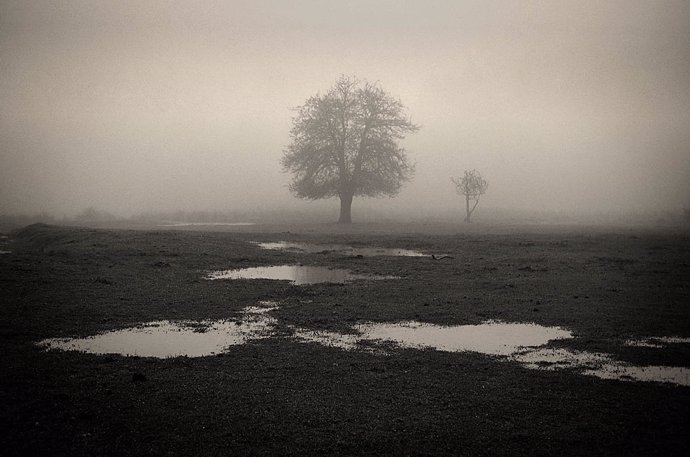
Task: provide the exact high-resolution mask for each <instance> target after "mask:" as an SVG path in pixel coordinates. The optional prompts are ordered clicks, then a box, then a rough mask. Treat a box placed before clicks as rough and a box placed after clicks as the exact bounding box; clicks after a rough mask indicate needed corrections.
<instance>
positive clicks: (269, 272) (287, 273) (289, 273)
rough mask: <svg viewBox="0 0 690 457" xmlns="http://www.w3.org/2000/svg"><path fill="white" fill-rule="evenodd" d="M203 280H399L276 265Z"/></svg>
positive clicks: (214, 274) (212, 275)
mask: <svg viewBox="0 0 690 457" xmlns="http://www.w3.org/2000/svg"><path fill="white" fill-rule="evenodd" d="M205 279H209V280H216V279H273V280H278V281H290V282H292V283H293V284H295V285H304V284H318V283H337V284H343V283H346V282H350V281H356V280H365V279H368V280H381V279H399V278H398V277H397V276H375V275H363V274H355V273H351V272H350V271H349V270H341V269H329V268H326V267H314V266H303V265H277V266H269V267H252V268H241V269H237V270H220V271H213V272H211V273H209V274H208V275H207V276H206V278H205Z"/></svg>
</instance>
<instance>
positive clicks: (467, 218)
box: [465, 195, 472, 223]
mask: <svg viewBox="0 0 690 457" xmlns="http://www.w3.org/2000/svg"><path fill="white" fill-rule="evenodd" d="M465 211H466V214H467V215H466V216H465V222H468V223H469V222H470V214H472V213H471V211H470V196H469V195H465Z"/></svg>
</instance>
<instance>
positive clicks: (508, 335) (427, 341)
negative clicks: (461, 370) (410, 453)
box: [294, 321, 690, 386]
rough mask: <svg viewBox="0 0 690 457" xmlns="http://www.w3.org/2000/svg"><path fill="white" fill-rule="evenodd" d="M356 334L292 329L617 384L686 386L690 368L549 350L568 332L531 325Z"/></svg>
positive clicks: (411, 325)
mask: <svg viewBox="0 0 690 457" xmlns="http://www.w3.org/2000/svg"><path fill="white" fill-rule="evenodd" d="M353 330H354V331H355V333H348V334H341V333H335V332H325V331H309V330H304V329H295V331H294V336H295V337H296V338H297V340H298V341H301V342H305V343H316V344H320V345H323V346H328V347H334V348H338V349H342V350H348V351H353V350H362V351H366V352H373V353H386V351H385V347H386V346H385V344H381V343H388V344H391V343H392V344H394V345H396V346H398V347H401V348H416V349H435V350H439V351H446V352H476V353H480V354H485V355H490V356H496V357H498V360H502V361H512V362H517V363H520V364H521V365H522V366H524V367H525V368H530V369H535V370H562V369H572V370H575V371H577V372H579V373H581V374H583V375H588V376H596V377H598V378H601V379H616V380H621V381H647V382H665V383H672V384H677V385H682V386H690V369H688V368H684V367H667V366H644V367H642V366H633V365H631V364H627V363H625V362H620V361H616V360H614V359H613V358H612V357H611V356H610V355H608V354H600V353H590V352H584V351H573V350H570V349H553V348H548V347H546V345H547V344H548V343H549V342H550V341H553V340H562V339H570V338H573V335H572V333H571V332H570V331H568V330H564V329H561V328H559V327H544V326H540V325H536V324H516V323H504V322H496V321H489V322H485V323H482V324H479V325H460V326H439V325H432V324H424V323H420V322H402V323H365V324H359V325H356V326H355V327H354V328H353Z"/></svg>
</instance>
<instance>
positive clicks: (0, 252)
mask: <svg viewBox="0 0 690 457" xmlns="http://www.w3.org/2000/svg"><path fill="white" fill-rule="evenodd" d="M0 254H12V251H0Z"/></svg>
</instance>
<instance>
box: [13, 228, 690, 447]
mask: <svg viewBox="0 0 690 457" xmlns="http://www.w3.org/2000/svg"><path fill="white" fill-rule="evenodd" d="M247 229H248V227H244V228H243V229H242V231H241V232H234V233H233V232H228V233H211V232H191V231H185V232H176V231H164V232H150V231H149V232H146V231H115V230H100V231H99V230H88V229H66V228H59V227H42V226H38V227H31V228H29V229H26V230H24V231H23V232H19V233H15V234H10V236H9V238H8V239H2V240H0V241H3V242H5V243H6V244H7V246H11V248H6V249H4V248H3V247H2V246H0V249H3V250H8V251H11V252H10V253H8V254H4V255H2V256H0V285H1V286H2V287H0V299H1V300H0V301H1V302H2V304H3V305H2V307H1V308H0V316H1V317H2V319H1V320H0V324H1V327H0V332H1V333H2V341H3V343H2V344H3V354H4V364H5V367H4V368H5V369H4V370H3V371H2V372H0V388H1V390H0V394H1V395H2V401H3V405H4V406H5V408H4V409H3V410H2V412H0V420H1V421H2V423H1V424H0V426H2V430H4V435H3V436H2V443H0V445H2V446H3V449H7V450H9V452H8V455H39V454H45V453H50V454H51V455H142V454H147V455H229V454H241V455H258V454H276V453H280V454H293V455H305V454H310V455H323V454H350V455H352V454H357V455H365V454H368V455H381V454H394V455H400V454H405V453H407V454H429V455H443V454H446V455H554V454H563V455H687V451H688V445H689V440H690V438H689V437H690V433H688V432H690V430H689V427H688V424H687V416H688V413H689V412H690V393H689V391H690V388H688V387H685V386H686V385H687V381H683V379H685V380H687V369H688V368H689V367H690V348H689V347H688V338H690V324H689V323H690V309H688V308H689V307H688V306H686V305H687V304H688V303H690V289H689V288H688V285H687V284H688V283H687V278H688V277H689V276H690V238H689V237H688V236H687V235H685V234H682V233H657V232H648V231H630V230H611V231H610V232H607V231H605V230H599V231H597V232H588V231H581V230H574V231H567V230H562V229H560V230H557V231H554V232H549V231H548V230H541V231H534V230H525V231H523V232H520V231H517V232H516V233H512V234H511V233H508V234H506V233H500V234H496V233H495V234H490V233H481V231H475V232H476V233H457V234H454V235H439V234H435V235H431V234H418V233H409V234H403V233H400V228H399V227H396V230H397V232H396V233H397V234H395V235H385V234H381V230H380V227H379V228H378V230H377V233H375V234H368V233H363V232H365V231H364V230H359V231H357V232H356V233H353V232H346V233H342V232H339V231H338V230H334V231H333V233H329V232H328V230H324V229H323V228H322V229H321V230H319V231H318V233H312V232H308V231H306V230H305V231H304V232H303V233H289V234H286V233H283V232H284V230H277V231H276V232H275V233H268V232H266V231H261V230H259V231H257V232H255V233H251V232H246V230H247ZM253 242H259V243H279V242H286V243H306V244H309V245H316V246H328V245H341V246H349V247H355V248H364V249H379V248H385V249H391V250H394V249H407V250H411V251H416V252H420V253H436V252H443V253H447V254H448V255H449V256H450V257H446V258H443V259H440V258H432V257H428V256H425V257H420V256H416V257H415V256H389V255H374V256H370V257H369V256H364V255H363V256H362V257H357V256H356V255H347V254H346V255H343V253H342V252H331V251H335V250H328V249H326V250H320V251H318V252H313V253H312V252H304V251H298V250H290V249H263V248H261V246H259V245H257V244H256V243H253ZM281 265H291V266H294V265H301V266H307V267H321V268H325V269H326V270H330V271H333V270H347V271H348V272H349V274H352V275H357V276H362V277H370V276H378V277H389V278H392V277H397V278H399V279H387V280H380V281H375V280H369V279H356V280H353V281H348V282H344V283H333V282H330V283H311V284H303V285H297V284H294V283H291V282H289V281H287V280H272V279H239V278H238V279H223V280H215V281H209V280H208V279H206V277H207V276H208V275H209V274H210V273H211V272H214V271H223V270H231V271H233V270H242V269H248V268H268V267H275V266H281ZM245 271H246V270H245ZM118 332H121V333H118ZM122 332H130V333H129V336H128V337H127V338H125V339H124V341H127V342H137V341H139V340H138V338H141V339H143V343H142V344H143V346H144V347H147V348H149V349H153V348H156V344H155V343H153V342H152V341H151V340H150V338H151V335H154V336H155V335H156V332H158V333H159V334H160V333H162V334H166V335H168V336H170V338H169V340H171V341H173V343H171V344H172V346H173V347H177V348H178V349H175V350H172V351H171V350H169V349H165V351H163V352H160V353H158V352H157V353H153V352H148V353H146V352H141V353H140V352H137V350H132V349H128V348H122V347H119V348H118V349H117V350H113V349H112V347H111V346H108V349H107V350H105V351H104V350H102V347H103V346H101V349H98V348H97V349H94V350H93V351H91V352H93V353H89V352H87V353H85V352H83V351H84V350H89V349H85V347H83V346H80V345H81V344H83V343H85V342H88V343H89V344H91V343H95V342H96V341H97V342H98V344H106V343H107V344H111V343H112V342H113V341H115V342H117V338H118V335H122V334H124V333H122ZM132 335H136V336H132ZM219 337H220V339H218V338H219ZM75 338H76V339H75ZM147 338H149V339H148V340H147ZM189 341H197V342H199V341H201V342H203V344H201V343H199V344H200V346H198V347H197V348H196V349H194V351H191V352H185V354H186V356H185V357H179V356H177V357H176V355H177V354H180V353H182V352H176V351H179V347H183V348H189V347H190V345H191V344H197V343H190V342H189ZM107 344H106V346H107ZM117 344H120V343H117ZM64 349H68V350H64ZM72 349H75V350H72ZM166 351H168V352H166ZM103 353H105V354H106V355H100V354H103ZM134 353H136V354H137V355H138V356H135V355H132V354H134ZM121 354H129V355H121ZM205 354H208V355H205ZM159 357H164V358H159ZM679 373H680V374H679ZM683 376H685V378H683ZM604 378H608V379H604Z"/></svg>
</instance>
